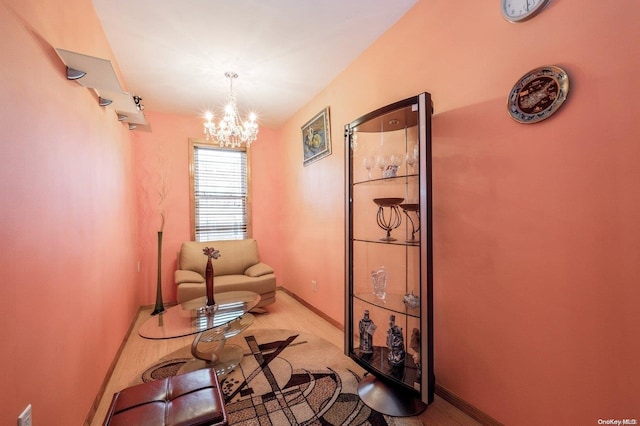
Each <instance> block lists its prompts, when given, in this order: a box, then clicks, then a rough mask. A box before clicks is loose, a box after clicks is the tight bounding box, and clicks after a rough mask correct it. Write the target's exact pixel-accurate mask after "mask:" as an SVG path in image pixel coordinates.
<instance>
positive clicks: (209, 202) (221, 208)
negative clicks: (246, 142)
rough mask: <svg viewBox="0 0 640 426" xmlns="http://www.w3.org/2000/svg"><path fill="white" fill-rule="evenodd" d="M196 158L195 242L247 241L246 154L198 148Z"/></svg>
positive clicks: (194, 149)
mask: <svg viewBox="0 0 640 426" xmlns="http://www.w3.org/2000/svg"><path fill="white" fill-rule="evenodd" d="M192 158H193V164H192V170H193V181H192V188H193V206H192V207H193V208H192V211H193V215H194V217H193V225H194V232H195V233H194V239H195V241H215V240H241V239H244V238H247V233H248V215H247V204H248V190H247V153H246V151H238V150H229V149H223V148H215V147H211V146H204V145H196V144H194V145H193V157H192Z"/></svg>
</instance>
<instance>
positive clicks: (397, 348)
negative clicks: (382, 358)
mask: <svg viewBox="0 0 640 426" xmlns="http://www.w3.org/2000/svg"><path fill="white" fill-rule="evenodd" d="M387 348H388V349H389V353H388V354H387V360H388V361H389V364H391V366H393V367H398V366H401V365H403V364H404V358H405V355H406V352H405V350H404V338H403V337H402V328H400V327H398V326H397V325H396V316H395V315H393V314H392V315H391V316H390V317H389V329H388V330H387Z"/></svg>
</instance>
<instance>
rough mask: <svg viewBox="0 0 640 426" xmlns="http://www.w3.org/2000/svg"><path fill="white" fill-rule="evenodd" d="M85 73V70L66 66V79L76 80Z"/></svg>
mask: <svg viewBox="0 0 640 426" xmlns="http://www.w3.org/2000/svg"><path fill="white" fill-rule="evenodd" d="M85 75H87V73H86V72H84V71H80V70H74V69H73V68H69V67H67V80H77V79H79V78H82V77H84V76H85Z"/></svg>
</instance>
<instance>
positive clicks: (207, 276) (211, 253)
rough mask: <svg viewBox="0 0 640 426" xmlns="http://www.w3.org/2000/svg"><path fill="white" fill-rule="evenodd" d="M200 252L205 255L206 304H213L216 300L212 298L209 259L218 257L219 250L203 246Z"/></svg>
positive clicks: (211, 267)
mask: <svg viewBox="0 0 640 426" xmlns="http://www.w3.org/2000/svg"><path fill="white" fill-rule="evenodd" d="M202 252H203V253H204V254H206V255H207V267H206V269H205V278H204V280H205V285H206V288H207V306H215V304H216V301H215V300H214V298H213V264H212V263H211V259H217V258H219V257H220V256H221V255H220V251H219V250H216V249H214V248H213V247H205V248H204V249H203V250H202Z"/></svg>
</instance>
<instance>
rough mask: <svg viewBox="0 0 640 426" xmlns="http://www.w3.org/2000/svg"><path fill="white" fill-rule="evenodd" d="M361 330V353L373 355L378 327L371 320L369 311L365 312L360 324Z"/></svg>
mask: <svg viewBox="0 0 640 426" xmlns="http://www.w3.org/2000/svg"><path fill="white" fill-rule="evenodd" d="M358 326H359V329H360V353H362V354H372V353H373V333H374V332H375V331H376V325H375V324H374V323H373V321H372V320H371V318H369V310H368V309H366V310H365V311H364V317H363V318H362V319H361V320H360V323H359V324H358Z"/></svg>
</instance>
